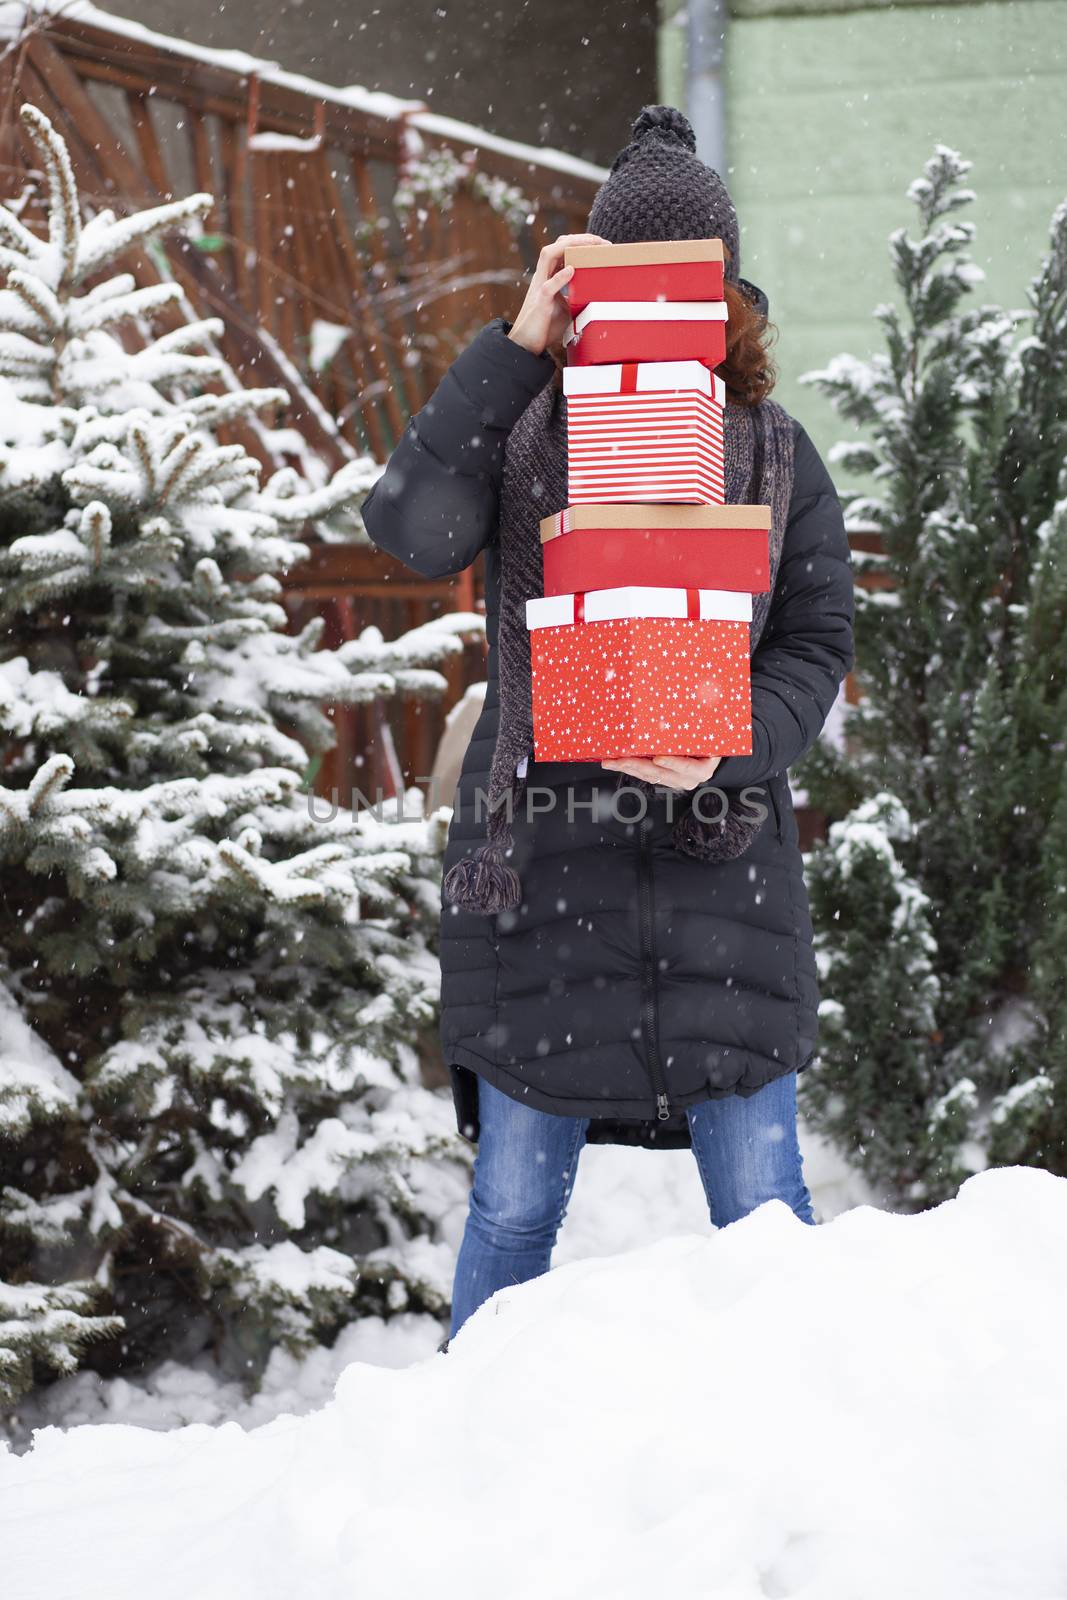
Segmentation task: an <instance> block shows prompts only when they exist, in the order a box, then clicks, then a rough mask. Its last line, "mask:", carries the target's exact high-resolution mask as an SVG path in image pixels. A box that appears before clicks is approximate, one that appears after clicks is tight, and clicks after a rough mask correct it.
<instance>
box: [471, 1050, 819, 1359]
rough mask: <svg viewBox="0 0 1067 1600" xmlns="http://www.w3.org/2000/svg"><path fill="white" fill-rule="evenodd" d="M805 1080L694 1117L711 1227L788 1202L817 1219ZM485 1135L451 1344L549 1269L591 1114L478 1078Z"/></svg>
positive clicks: (708, 1106)
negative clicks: (803, 1122)
mask: <svg viewBox="0 0 1067 1600" xmlns="http://www.w3.org/2000/svg"><path fill="white" fill-rule="evenodd" d="M796 1097H797V1075H796V1073H795V1072H787V1073H785V1074H784V1075H783V1076H782V1077H780V1078H775V1080H774V1081H773V1082H772V1083H767V1084H764V1086H763V1088H762V1089H758V1090H757V1091H756V1093H755V1094H753V1095H749V1096H748V1097H747V1098H745V1097H744V1096H742V1095H738V1094H731V1095H726V1096H724V1097H722V1098H721V1099H717V1100H704V1101H701V1103H700V1105H696V1106H690V1107H689V1108H688V1110H687V1112H686V1117H687V1120H688V1122H689V1132H690V1137H691V1139H692V1143H693V1154H694V1155H695V1156H696V1160H697V1167H698V1168H699V1170H700V1177H701V1181H702V1183H703V1185H704V1193H705V1194H706V1196H707V1200H708V1209H709V1211H710V1214H711V1220H712V1223H713V1224H714V1225H715V1226H716V1227H717V1228H722V1227H725V1226H726V1224H727V1223H730V1222H736V1221H737V1220H738V1218H740V1217H744V1216H747V1215H748V1213H749V1212H750V1211H754V1210H755V1208H756V1207H757V1206H759V1205H762V1204H763V1202H764V1201H765V1200H784V1201H785V1203H786V1205H787V1206H789V1207H790V1208H791V1209H792V1210H793V1211H794V1212H795V1213H796V1215H797V1216H798V1217H799V1218H800V1220H801V1221H802V1222H810V1223H814V1222H815V1218H814V1216H813V1214H812V1209H811V1195H810V1194H809V1193H808V1189H807V1185H806V1184H805V1182H804V1176H803V1171H802V1162H801V1155H800V1146H799V1144H798V1143H797V1098H796ZM478 1116H479V1122H480V1125H481V1126H480V1132H479V1140H478V1153H477V1156H476V1158H475V1162H474V1183H473V1186H472V1188H471V1195H470V1207H469V1210H468V1213H467V1222H466V1226H465V1228H464V1231H463V1242H462V1244H461V1245H460V1251H459V1256H458V1258H457V1261H456V1277H455V1283H454V1286H453V1290H452V1326H451V1331H450V1333H449V1338H452V1336H453V1335H454V1334H455V1333H457V1332H458V1331H459V1329H460V1328H461V1327H462V1326H463V1324H464V1322H465V1321H466V1320H467V1318H468V1317H469V1316H470V1315H471V1312H472V1311H476V1310H477V1309H478V1307H479V1306H480V1305H481V1304H482V1302H483V1301H485V1300H488V1298H489V1296H490V1295H491V1294H495V1292H496V1290H497V1289H502V1288H504V1286H505V1285H506V1284H509V1283H526V1282H527V1281H528V1280H529V1279H530V1278H536V1277H539V1276H540V1274H541V1273H542V1272H547V1271H548V1267H549V1262H550V1259H551V1256H552V1247H553V1245H554V1244H555V1242H556V1235H557V1233H558V1232H559V1228H560V1224H561V1223H562V1221H563V1218H564V1216H565V1215H566V1212H567V1203H568V1201H569V1200H570V1197H571V1190H572V1189H573V1187H574V1179H575V1175H576V1173H577V1170H578V1157H579V1156H580V1154H581V1150H582V1146H583V1144H584V1143H585V1135H586V1130H587V1128H588V1126H589V1119H588V1117H559V1116H554V1115H552V1114H550V1113H549V1112H546V1111H536V1110H534V1108H533V1107H532V1106H529V1105H526V1104H525V1103H524V1102H523V1101H521V1100H513V1099H512V1097H511V1096H510V1095H507V1094H505V1093H504V1092H503V1090H501V1089H494V1087H493V1086H492V1084H490V1083H488V1082H487V1081H486V1080H485V1078H483V1077H481V1076H479V1078H478Z"/></svg>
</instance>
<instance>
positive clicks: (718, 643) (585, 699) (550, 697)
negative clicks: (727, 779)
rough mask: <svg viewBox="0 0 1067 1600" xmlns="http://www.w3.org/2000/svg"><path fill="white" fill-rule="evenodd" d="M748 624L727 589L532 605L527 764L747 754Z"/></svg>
mask: <svg viewBox="0 0 1067 1600" xmlns="http://www.w3.org/2000/svg"><path fill="white" fill-rule="evenodd" d="M751 617H752V597H751V595H747V594H736V593H729V592H727V591H725V590H698V589H685V588H680V587H671V588H665V587H651V586H648V587H646V586H637V585H627V586H623V587H619V588H612V589H596V590H589V591H586V592H584V593H582V592H578V593H575V594H568V595H551V596H544V597H539V598H537V599H535V600H528V601H527V602H526V624H527V627H528V628H529V631H530V667H531V687H532V701H533V736H534V757H535V759H536V760H538V761H612V760H618V759H620V758H623V757H626V756H653V755H679V756H713V755H722V756H727V755H750V754H751V752H752V687H751V672H750V636H751V630H750V627H749V623H750V621H751Z"/></svg>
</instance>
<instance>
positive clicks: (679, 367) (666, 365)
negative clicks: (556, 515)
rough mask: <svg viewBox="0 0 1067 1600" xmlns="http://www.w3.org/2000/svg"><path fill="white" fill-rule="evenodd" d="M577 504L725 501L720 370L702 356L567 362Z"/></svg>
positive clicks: (571, 493) (572, 493) (571, 480)
mask: <svg viewBox="0 0 1067 1600" xmlns="http://www.w3.org/2000/svg"><path fill="white" fill-rule="evenodd" d="M563 392H564V394H565V395H566V396H567V471H568V497H569V499H570V503H571V504H572V505H597V504H599V505H605V504H610V503H612V502H619V503H632V502H636V501H646V500H647V501H650V502H654V503H657V504H664V503H671V502H673V503H675V504H689V505H722V503H723V500H724V498H725V485H724V479H723V407H724V405H725V403H726V389H725V386H724V384H723V381H722V379H721V378H719V377H716V375H715V374H714V373H712V372H711V371H709V369H708V368H707V367H706V366H704V365H703V363H702V362H700V361H642V362H637V363H634V362H623V363H621V364H617V365H607V366H595V367H567V368H566V369H565V370H564V373H563Z"/></svg>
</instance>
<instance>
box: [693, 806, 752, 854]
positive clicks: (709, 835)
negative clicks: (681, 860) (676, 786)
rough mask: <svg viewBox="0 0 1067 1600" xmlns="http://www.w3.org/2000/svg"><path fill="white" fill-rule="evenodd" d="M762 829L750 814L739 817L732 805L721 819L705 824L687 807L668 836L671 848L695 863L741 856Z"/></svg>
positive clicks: (740, 814)
mask: <svg viewBox="0 0 1067 1600" xmlns="http://www.w3.org/2000/svg"><path fill="white" fill-rule="evenodd" d="M761 826H762V818H761V819H760V820H759V821H758V822H757V821H754V820H753V818H752V816H751V813H747V812H746V813H744V814H742V813H741V812H740V811H738V810H736V809H735V807H734V806H733V805H732V804H731V806H730V808H729V810H728V811H727V813H726V815H725V816H724V817H723V818H721V820H718V819H717V820H715V821H713V822H712V821H704V820H703V819H702V818H700V817H698V816H697V815H696V813H695V812H694V811H693V810H692V808H691V807H690V808H689V809H688V810H687V811H686V812H685V813H684V815H683V816H680V817H679V818H678V821H677V822H676V823H675V825H674V831H673V833H672V835H671V839H672V842H673V844H674V848H675V849H676V850H677V851H679V852H680V853H681V854H682V855H684V856H692V857H694V858H695V860H697V861H736V859H737V857H738V856H743V855H744V853H745V851H746V850H747V849H748V847H749V845H751V843H752V842H753V840H754V839H755V837H756V835H757V833H758V832H759V830H760V827H761Z"/></svg>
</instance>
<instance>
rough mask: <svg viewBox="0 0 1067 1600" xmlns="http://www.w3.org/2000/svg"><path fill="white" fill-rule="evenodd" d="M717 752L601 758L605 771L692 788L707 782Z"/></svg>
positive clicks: (681, 787)
mask: <svg viewBox="0 0 1067 1600" xmlns="http://www.w3.org/2000/svg"><path fill="white" fill-rule="evenodd" d="M721 760H722V757H721V756H653V757H652V759H651V760H650V761H644V760H642V759H641V758H640V757H637V756H635V757H633V758H632V759H629V760H626V761H602V762H601V763H600V764H601V766H602V767H606V768H607V770H608V771H609V772H625V773H626V775H627V776H628V777H630V778H644V780H645V782H646V783H662V784H664V785H665V786H666V787H667V788H668V789H683V790H685V789H696V788H698V787H699V785H700V784H702V783H707V781H708V779H709V778H710V777H712V776H713V774H714V772H715V768H716V767H717V766H718V765H719V762H720V761H721Z"/></svg>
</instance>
